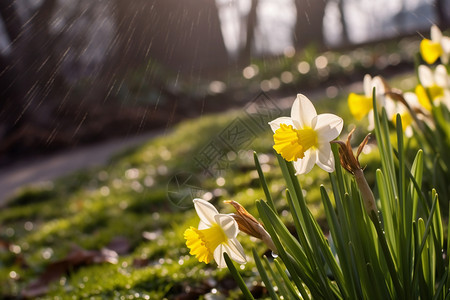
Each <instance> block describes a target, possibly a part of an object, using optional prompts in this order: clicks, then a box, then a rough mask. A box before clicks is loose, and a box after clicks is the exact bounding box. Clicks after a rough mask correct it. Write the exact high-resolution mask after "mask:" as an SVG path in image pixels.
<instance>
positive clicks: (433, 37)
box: [430, 25, 442, 43]
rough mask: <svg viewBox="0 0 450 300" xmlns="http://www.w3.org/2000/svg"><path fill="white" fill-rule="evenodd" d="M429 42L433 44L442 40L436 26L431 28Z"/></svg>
mask: <svg viewBox="0 0 450 300" xmlns="http://www.w3.org/2000/svg"><path fill="white" fill-rule="evenodd" d="M430 31H431V34H430V36H431V40H432V41H433V42H436V43H439V42H440V41H441V38H442V32H441V30H440V29H439V27H437V26H436V25H433V26H431V30H430Z"/></svg>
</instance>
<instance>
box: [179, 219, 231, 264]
mask: <svg viewBox="0 0 450 300" xmlns="http://www.w3.org/2000/svg"><path fill="white" fill-rule="evenodd" d="M184 238H185V239H186V246H188V248H189V249H191V251H190V252H189V253H190V254H191V255H195V257H196V258H197V259H198V261H200V262H205V263H207V264H208V263H210V262H211V261H212V260H213V258H214V250H215V249H216V248H217V246H219V245H220V244H226V243H227V241H228V238H227V236H226V234H225V232H224V231H223V229H222V228H221V227H220V226H219V225H218V224H213V225H212V226H211V227H210V228H207V229H202V230H199V229H197V228H194V227H190V228H189V229H186V231H185V232H184Z"/></svg>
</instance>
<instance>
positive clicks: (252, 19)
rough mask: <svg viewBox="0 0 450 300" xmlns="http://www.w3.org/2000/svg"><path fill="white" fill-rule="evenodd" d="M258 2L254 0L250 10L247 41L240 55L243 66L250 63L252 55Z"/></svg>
mask: <svg viewBox="0 0 450 300" xmlns="http://www.w3.org/2000/svg"><path fill="white" fill-rule="evenodd" d="M258 2H259V1H258V0H252V4H251V7H250V11H249V13H248V15H247V20H246V21H247V22H246V23H247V24H246V25H247V26H246V35H245V42H244V45H243V47H242V49H241V53H240V55H239V61H240V64H241V65H242V66H246V65H249V64H250V61H251V57H252V48H253V42H254V40H255V29H256V24H257V22H258V17H257V9H258Z"/></svg>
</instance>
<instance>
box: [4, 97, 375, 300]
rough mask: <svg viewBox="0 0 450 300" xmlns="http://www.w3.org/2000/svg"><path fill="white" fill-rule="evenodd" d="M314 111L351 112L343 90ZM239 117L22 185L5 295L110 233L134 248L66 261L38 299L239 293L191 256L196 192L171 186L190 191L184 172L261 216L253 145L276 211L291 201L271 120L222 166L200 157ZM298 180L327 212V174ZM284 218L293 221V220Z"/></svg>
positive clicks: (198, 124)
mask: <svg viewBox="0 0 450 300" xmlns="http://www.w3.org/2000/svg"><path fill="white" fill-rule="evenodd" d="M293 100H294V99H293ZM344 104H345V105H344ZM317 111H318V112H334V113H337V114H339V115H341V116H343V117H344V118H345V119H349V118H347V116H348V112H346V101H345V100H344V99H342V98H340V99H335V100H323V101H319V102H318V103H317ZM288 114H289V112H286V113H285V114H284V115H288ZM236 118H239V120H241V121H243V122H247V121H248V118H249V116H248V115H245V114H242V113H241V112H239V111H231V112H226V113H222V114H217V115H210V116H204V117H202V118H199V119H196V120H190V121H186V122H183V123H182V124H180V125H179V126H177V128H175V129H174V130H173V131H172V132H169V133H167V134H166V135H164V136H161V137H158V138H155V139H153V140H150V141H148V143H146V144H145V145H142V146H139V147H136V148H134V149H130V150H127V151H126V152H123V153H120V154H118V155H116V156H115V157H114V158H113V159H112V160H111V162H110V163H109V164H108V165H107V166H105V167H102V168H95V169H89V170H84V171H82V172H77V173H75V174H72V175H70V176H66V177H64V178H60V179H58V180H56V181H55V182H53V183H52V184H50V185H48V186H43V187H41V188H34V189H25V190H23V192H22V193H21V195H19V196H18V197H17V198H16V199H15V200H14V201H12V203H11V204H10V205H9V206H8V207H7V208H5V209H3V211H1V212H0V224H2V226H1V227H0V242H3V243H0V291H1V294H3V296H4V297H11V298H13V297H19V296H20V295H21V292H22V291H23V290H24V289H26V288H27V286H29V284H30V282H32V281H33V280H35V279H36V278H39V276H41V275H42V274H43V273H44V272H45V270H46V269H47V268H49V266H50V265H51V264H52V263H54V262H56V261H59V260H62V259H64V258H66V257H67V255H68V254H69V253H70V251H71V249H73V247H74V246H78V247H81V248H83V249H88V250H101V249H102V248H105V247H108V244H109V243H110V242H111V241H112V240H114V238H116V237H123V238H124V239H125V240H126V242H127V246H128V247H127V248H128V249H127V250H126V251H125V252H124V253H122V254H120V255H119V257H118V261H117V263H116V264H110V263H102V264H85V265H82V266H78V267H76V268H75V267H74V268H68V269H67V270H65V271H64V272H63V274H62V276H61V277H60V278H58V279H57V280H54V281H52V282H51V283H50V284H49V285H48V290H46V292H45V293H43V294H42V295H41V297H42V298H43V299H46V298H55V299H86V298H92V299H134V298H136V299H162V298H168V299H173V298H176V297H177V296H184V297H194V298H195V297H197V296H199V297H203V296H204V297H205V298H206V296H205V295H207V294H215V295H216V296H223V298H228V299H239V298H240V297H242V296H240V295H241V293H240V291H239V289H238V287H237V285H236V284H235V283H234V281H233V279H232V278H231V276H230V274H229V272H228V270H227V269H224V270H219V269H217V268H216V266H215V265H214V264H211V265H204V264H202V263H199V262H198V261H196V260H195V258H193V257H192V256H190V255H189V253H188V249H187V247H186V246H185V244H184V243H185V242H184V239H183V232H184V230H185V229H186V228H187V227H188V226H196V225H197V224H198V217H197V216H196V214H195V211H194V210H193V207H192V205H191V200H192V197H188V198H186V199H184V200H183V202H180V203H179V204H178V205H174V203H175V202H176V201H177V199H178V198H173V196H171V194H170V193H168V192H173V191H176V192H180V193H181V194H178V196H179V195H185V194H183V191H182V190H181V189H180V190H176V186H175V187H174V185H173V183H174V181H173V179H174V178H182V177H183V176H184V178H190V180H193V184H194V185H195V186H196V189H195V190H190V192H192V191H195V192H196V193H197V194H198V195H200V196H203V197H205V198H211V201H212V203H213V204H214V205H216V207H218V208H219V210H220V211H221V212H225V213H229V212H232V207H231V206H225V205H224V204H223V203H222V200H227V199H233V200H236V201H238V202H240V203H241V204H242V205H244V206H245V207H246V208H247V209H248V211H249V212H251V213H253V214H255V216H257V213H256V212H257V210H256V207H255V200H257V199H261V198H264V193H263V191H262V189H261V188H260V185H259V179H258V176H257V172H256V170H255V168H254V164H253V151H252V150H255V151H256V152H257V153H258V154H259V156H260V161H261V163H262V168H263V170H264V171H265V174H266V179H267V181H268V185H269V187H270V189H271V193H272V195H273V196H274V198H275V202H276V204H277V209H278V210H279V211H283V210H286V209H287V207H288V205H287V203H286V200H285V199H284V189H285V186H284V182H283V180H282V176H281V171H280V170H279V168H278V166H277V163H276V159H275V157H274V155H273V152H272V134H271V132H269V128H268V126H267V130H266V131H264V132H259V133H258V137H257V138H256V139H255V140H253V142H252V143H251V144H250V145H247V147H246V148H243V149H235V150H236V151H228V152H226V153H225V155H226V160H227V167H226V170H216V171H213V174H212V175H211V174H207V173H205V172H203V171H204V170H203V169H202V168H199V167H198V166H197V165H196V162H195V158H196V157H198V154H199V153H200V152H201V151H202V150H203V149H204V147H205V146H206V145H208V144H209V143H210V142H211V141H213V140H214V139H215V138H216V137H217V135H218V133H220V132H222V130H223V129H224V128H226V127H227V126H228V125H229V124H231V123H232V122H233V121H235V120H236ZM355 140H356V139H355ZM364 159H365V160H366V161H363V163H367V164H369V166H368V167H369V168H370V167H371V166H370V164H371V162H373V161H376V160H377V157H376V156H374V155H372V154H369V155H366V156H365V157H364ZM180 174H181V175H180ZM177 176H178V177H177ZM180 176H181V177H180ZM189 176H191V177H189ZM300 180H301V181H302V183H303V186H305V191H304V192H305V193H306V194H307V196H306V198H307V199H308V201H309V205H310V207H312V209H313V212H314V214H315V216H316V217H317V218H319V219H321V218H322V219H323V207H322V205H321V203H320V201H319V199H320V194H319V189H318V186H319V185H320V184H325V185H327V184H326V182H327V180H328V176H327V174H326V173H325V172H321V171H320V170H319V169H318V168H317V167H316V168H314V170H313V172H311V173H310V174H309V175H307V176H305V177H302V178H300ZM174 189H175V190H174ZM184 192H186V191H185V190H184ZM188 192H189V191H188ZM285 221H286V222H287V223H288V224H289V223H291V221H292V220H289V219H286V220H285ZM239 239H240V241H241V242H242V244H243V246H244V249H245V250H246V253H247V255H248V257H249V259H251V258H250V257H251V248H252V247H256V249H257V251H258V253H260V254H262V253H264V252H266V251H267V249H266V248H265V247H264V245H263V244H262V243H260V242H258V241H255V240H253V239H250V238H249V237H246V236H240V238H239ZM2 244H3V245H4V247H3V248H2ZM240 271H241V272H242V273H243V277H244V278H246V280H247V284H248V285H249V286H250V287H251V290H252V291H253V292H254V293H255V294H258V293H259V295H260V296H261V297H268V294H267V291H266V290H265V289H264V288H263V287H262V285H261V281H260V278H259V275H258V273H257V271H256V267H255V264H254V262H253V260H250V261H249V262H248V264H247V265H245V266H243V267H241V269H240Z"/></svg>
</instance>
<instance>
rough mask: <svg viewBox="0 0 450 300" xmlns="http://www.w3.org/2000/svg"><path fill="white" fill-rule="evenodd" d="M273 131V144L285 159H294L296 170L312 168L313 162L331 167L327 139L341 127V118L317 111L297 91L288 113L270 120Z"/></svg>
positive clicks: (329, 147)
mask: <svg viewBox="0 0 450 300" xmlns="http://www.w3.org/2000/svg"><path fill="white" fill-rule="evenodd" d="M269 125H270V127H271V128H272V131H273V132H274V135H273V138H274V141H275V145H274V146H273V148H274V149H275V151H276V152H277V153H279V154H280V155H281V156H282V157H283V158H284V159H285V160H287V161H293V162H294V167H295V170H296V174H297V175H298V174H305V173H308V172H309V171H311V169H312V168H313V167H314V164H317V165H318V166H319V167H320V168H322V169H323V170H325V171H327V172H333V171H334V157H333V153H332V152H331V146H330V141H332V140H334V139H335V138H336V137H338V135H339V134H340V133H341V131H342V127H343V125H344V121H343V120H342V119H341V118H340V117H338V116H336V115H333V114H320V115H317V112H316V109H315V108H314V105H313V104H312V103H311V101H310V100H309V99H308V98H307V97H306V96H304V95H302V94H298V95H297V99H296V100H295V101H294V104H293V105H292V109H291V117H290V118H289V117H281V118H278V119H275V120H273V121H272V122H270V123H269Z"/></svg>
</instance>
